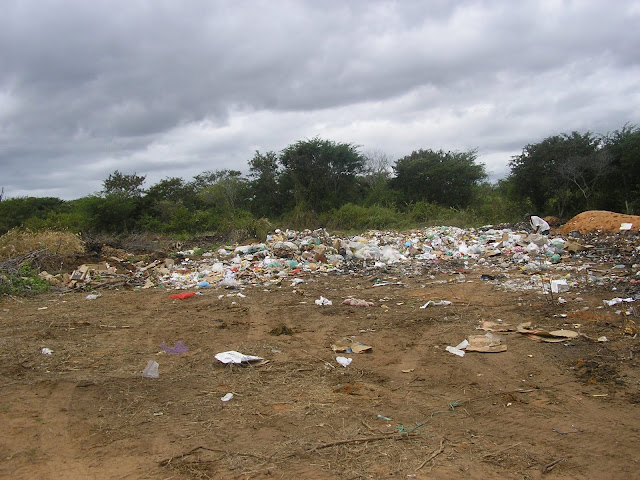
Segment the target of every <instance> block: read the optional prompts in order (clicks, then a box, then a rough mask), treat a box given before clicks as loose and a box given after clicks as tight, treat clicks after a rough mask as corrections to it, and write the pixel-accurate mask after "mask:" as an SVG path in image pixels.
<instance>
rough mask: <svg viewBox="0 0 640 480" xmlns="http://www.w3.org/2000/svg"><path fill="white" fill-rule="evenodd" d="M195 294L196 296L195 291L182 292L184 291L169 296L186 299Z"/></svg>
mask: <svg viewBox="0 0 640 480" xmlns="http://www.w3.org/2000/svg"><path fill="white" fill-rule="evenodd" d="M195 296H196V293H195V292H182V293H175V294H173V295H170V296H169V298H177V299H178V300H185V299H187V298H191V297H195Z"/></svg>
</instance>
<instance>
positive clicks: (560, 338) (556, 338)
mask: <svg viewBox="0 0 640 480" xmlns="http://www.w3.org/2000/svg"><path fill="white" fill-rule="evenodd" d="M517 331H518V333H522V334H524V335H527V336H528V337H529V338H530V339H532V340H535V341H537V342H547V343H558V342H566V341H567V340H569V339H571V338H576V337H578V335H580V334H579V333H578V332H574V331H573V330H552V331H549V330H544V329H534V328H531V322H527V323H522V324H520V325H518V330H517Z"/></svg>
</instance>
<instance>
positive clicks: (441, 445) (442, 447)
mask: <svg viewBox="0 0 640 480" xmlns="http://www.w3.org/2000/svg"><path fill="white" fill-rule="evenodd" d="M442 452H444V437H443V438H442V440H440V447H438V449H437V450H434V451H433V453H431V455H429V457H428V458H427V459H426V460H425V461H424V462H422V463H421V464H420V466H419V467H418V468H416V472H417V471H418V470H420V469H421V468H422V467H424V466H425V465H426V464H427V463H429V462H430V461H431V460H433V459H434V458H436V457H437V456H438V455H440V454H441V453H442Z"/></svg>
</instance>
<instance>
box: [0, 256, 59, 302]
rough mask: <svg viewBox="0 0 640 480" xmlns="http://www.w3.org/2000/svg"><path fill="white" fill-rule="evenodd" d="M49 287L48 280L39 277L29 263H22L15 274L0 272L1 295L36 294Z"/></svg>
mask: <svg viewBox="0 0 640 480" xmlns="http://www.w3.org/2000/svg"><path fill="white" fill-rule="evenodd" d="M50 287H51V285H50V284H49V282H47V281H46V280H44V279H42V278H40V277H39V276H38V272H37V271H36V270H34V269H33V268H32V267H31V265H29V263H24V264H22V265H21V266H20V269H19V270H18V273H17V274H6V275H5V274H0V294H2V295H37V294H39V293H44V292H46V291H47V290H49V288H50Z"/></svg>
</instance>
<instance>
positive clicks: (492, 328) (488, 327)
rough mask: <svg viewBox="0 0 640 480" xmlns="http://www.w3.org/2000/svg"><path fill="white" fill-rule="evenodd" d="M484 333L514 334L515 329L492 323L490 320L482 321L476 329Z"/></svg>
mask: <svg viewBox="0 0 640 480" xmlns="http://www.w3.org/2000/svg"><path fill="white" fill-rule="evenodd" d="M478 329H480V330H484V331H485V332H515V331H516V327H514V326H512V325H509V324H508V323H500V322H494V321H492V320H485V321H483V322H482V323H481V324H480V326H479V327H478Z"/></svg>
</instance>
